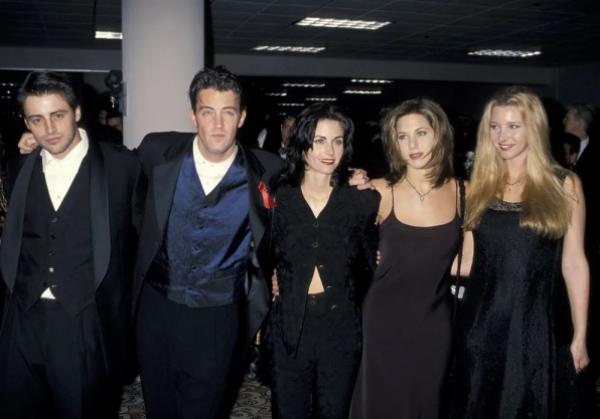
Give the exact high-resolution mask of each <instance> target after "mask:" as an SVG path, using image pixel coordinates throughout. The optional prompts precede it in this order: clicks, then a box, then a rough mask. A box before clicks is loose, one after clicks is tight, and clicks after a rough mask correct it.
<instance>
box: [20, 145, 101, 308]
mask: <svg viewBox="0 0 600 419" xmlns="http://www.w3.org/2000/svg"><path fill="white" fill-rule="evenodd" d="M89 196H90V164H89V157H87V156H86V158H84V159H83V162H82V163H81V166H80V168H79V171H78V172H77V175H76V176H75V179H74V180H73V183H72V184H71V187H70V188H69V191H68V192H67V194H66V196H65V197H64V199H63V201H62V203H61V206H60V207H59V208H58V211H55V210H54V208H53V206H52V201H51V200H50V196H49V193H48V188H47V187H46V180H45V178H44V174H43V172H42V162H41V158H40V159H38V161H37V162H36V165H35V167H34V169H33V173H32V175H31V181H30V183H29V189H28V194H27V204H26V207H25V218H24V221H23V243H22V246H21V252H20V256H19V267H18V271H17V280H16V283H15V296H16V297H17V300H18V301H19V304H20V306H21V308H22V309H23V310H28V309H29V308H31V307H32V306H33V305H34V304H35V303H36V301H37V300H38V299H39V298H40V296H41V295H42V293H43V292H44V290H45V289H46V288H48V287H50V289H51V290H52V293H53V294H54V296H55V297H56V299H57V300H58V301H59V302H60V303H61V304H62V306H63V307H64V308H65V309H66V310H67V312H69V314H71V315H76V314H77V313H78V312H79V311H81V310H82V309H83V308H85V307H86V306H87V305H88V304H89V303H90V302H92V301H93V298H94V270H93V261H92V260H93V259H92V234H91V220H90V199H89Z"/></svg>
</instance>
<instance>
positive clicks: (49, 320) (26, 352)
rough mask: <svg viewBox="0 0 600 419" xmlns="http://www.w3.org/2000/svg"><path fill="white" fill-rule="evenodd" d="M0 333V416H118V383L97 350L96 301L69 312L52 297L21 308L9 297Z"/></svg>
mask: <svg viewBox="0 0 600 419" xmlns="http://www.w3.org/2000/svg"><path fill="white" fill-rule="evenodd" d="M6 315H7V317H6V320H5V324H4V327H3V329H2V333H1V335H0V417H2V418H3V419H13V418H14V419H17V418H19V419H40V418H44V419H51V418H56V419H91V418H97V419H106V418H114V417H117V414H118V402H119V398H118V396H119V391H120V387H119V385H118V384H116V383H113V382H111V380H110V379H109V378H108V375H107V373H106V368H105V364H104V357H103V355H102V347H101V337H100V327H99V320H98V315H97V312H96V307H95V305H90V306H88V307H87V308H86V309H84V310H83V311H82V312H81V313H80V314H79V315H77V316H76V317H71V316H70V315H69V314H67V312H66V311H65V310H64V309H63V308H62V306H61V305H60V303H59V302H57V301H56V300H39V301H38V302H37V303H36V304H35V305H34V306H33V307H32V308H31V309H29V310H28V311H26V312H23V311H22V310H21V309H20V308H19V307H18V305H17V303H16V302H15V301H14V300H13V301H11V302H10V303H9V306H8V308H7V313H6Z"/></svg>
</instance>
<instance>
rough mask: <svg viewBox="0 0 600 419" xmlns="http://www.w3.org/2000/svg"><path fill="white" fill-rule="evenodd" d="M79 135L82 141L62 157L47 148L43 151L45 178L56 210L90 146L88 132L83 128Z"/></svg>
mask: <svg viewBox="0 0 600 419" xmlns="http://www.w3.org/2000/svg"><path fill="white" fill-rule="evenodd" d="M79 136H80V138H81V141H80V142H79V143H78V144H77V145H76V146H75V147H74V148H73V150H71V151H70V152H69V154H67V155H66V156H65V157H63V158H62V159H57V158H56V157H54V156H53V155H52V154H50V153H49V152H48V151H46V150H42V152H41V155H42V168H43V170H44V178H45V179H46V186H47V187H48V193H49V194H50V200H51V201H52V206H53V207H54V210H55V211H58V208H60V204H62V201H63V199H64V198H65V195H66V194H67V192H69V188H70V187H71V184H72V183H73V179H75V176H76V175H77V172H78V171H79V166H81V162H82V161H83V158H84V157H85V156H86V154H87V152H88V149H89V148H90V144H89V140H88V136H87V133H86V132H85V131H84V130H83V129H81V128H80V129H79Z"/></svg>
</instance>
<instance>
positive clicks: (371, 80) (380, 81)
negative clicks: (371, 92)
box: [351, 79, 392, 84]
mask: <svg viewBox="0 0 600 419" xmlns="http://www.w3.org/2000/svg"><path fill="white" fill-rule="evenodd" d="M351 81H352V83H367V84H390V83H391V82H392V81H391V80H381V79H352V80H351Z"/></svg>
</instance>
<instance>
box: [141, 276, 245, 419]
mask: <svg viewBox="0 0 600 419" xmlns="http://www.w3.org/2000/svg"><path fill="white" fill-rule="evenodd" d="M239 315H240V311H239V309H238V306H237V305H227V306H220V307H208V308H191V307H188V306H186V305H183V304H178V303H175V302H172V301H170V300H168V299H167V298H166V297H165V296H163V295H162V294H160V293H159V292H158V291H156V290H155V289H154V288H153V287H152V286H151V285H148V284H146V285H144V287H143V290H142V295H141V297H140V305H139V308H138V314H137V325H136V326H137V327H136V329H137V330H136V338H137V350H138V360H139V364H140V375H141V379H142V391H143V394H144V401H145V404H146V417H147V418H148V419H167V418H168V419H188V418H189V419H192V418H194V419H200V418H201V419H210V418H221V417H223V415H224V414H225V412H223V410H224V400H225V395H226V390H227V386H228V384H229V383H230V378H231V375H232V371H231V370H232V367H233V365H234V355H235V353H236V345H237V343H238V335H239V324H240V321H239Z"/></svg>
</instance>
